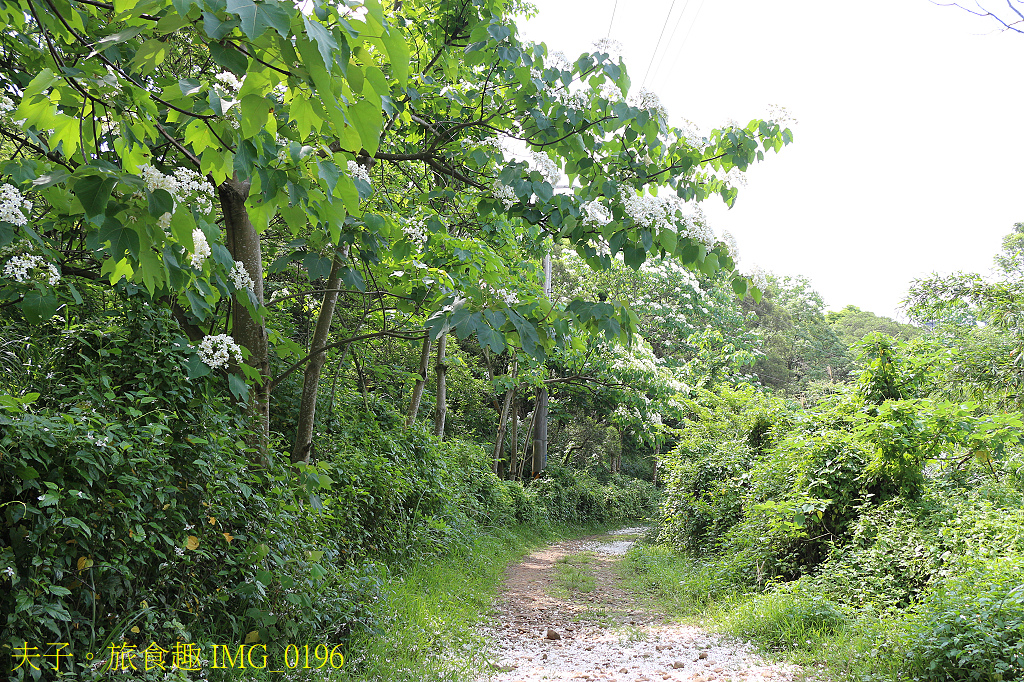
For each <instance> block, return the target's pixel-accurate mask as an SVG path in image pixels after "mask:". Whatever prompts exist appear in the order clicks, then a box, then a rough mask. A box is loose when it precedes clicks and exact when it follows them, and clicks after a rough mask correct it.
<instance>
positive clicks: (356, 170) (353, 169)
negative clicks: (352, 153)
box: [348, 161, 370, 184]
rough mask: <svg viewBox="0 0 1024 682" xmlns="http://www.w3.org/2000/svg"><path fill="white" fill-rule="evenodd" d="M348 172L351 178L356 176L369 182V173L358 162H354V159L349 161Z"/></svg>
mask: <svg viewBox="0 0 1024 682" xmlns="http://www.w3.org/2000/svg"><path fill="white" fill-rule="evenodd" d="M348 174H349V175H351V176H352V179H353V180H355V179H357V178H358V179H359V180H362V181H363V182H365V183H366V184H370V174H369V173H367V172H366V168H365V167H364V166H363V165H362V164H360V163H356V162H355V161H349V162H348Z"/></svg>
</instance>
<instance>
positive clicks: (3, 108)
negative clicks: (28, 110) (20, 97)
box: [0, 95, 18, 118]
mask: <svg viewBox="0 0 1024 682" xmlns="http://www.w3.org/2000/svg"><path fill="white" fill-rule="evenodd" d="M17 108H18V107H17V106H16V105H15V104H14V101H13V100H11V98H10V97H8V96H7V95H0V117H3V118H6V117H7V116H8V115H9V114H10V113H11V112H12V111H14V110H15V109H17Z"/></svg>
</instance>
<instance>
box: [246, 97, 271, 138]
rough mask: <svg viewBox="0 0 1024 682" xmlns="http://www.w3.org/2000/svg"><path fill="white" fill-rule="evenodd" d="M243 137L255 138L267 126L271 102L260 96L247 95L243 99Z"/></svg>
mask: <svg viewBox="0 0 1024 682" xmlns="http://www.w3.org/2000/svg"><path fill="white" fill-rule="evenodd" d="M241 106H242V135H244V136H246V137H253V136H255V135H256V134H257V133H258V132H259V131H261V130H263V129H264V128H265V127H266V126H267V118H268V117H269V116H270V108H271V107H272V106H273V105H272V103H271V102H270V100H268V99H267V98H265V97H261V96H260V95H246V96H245V97H243V98H242V104H241Z"/></svg>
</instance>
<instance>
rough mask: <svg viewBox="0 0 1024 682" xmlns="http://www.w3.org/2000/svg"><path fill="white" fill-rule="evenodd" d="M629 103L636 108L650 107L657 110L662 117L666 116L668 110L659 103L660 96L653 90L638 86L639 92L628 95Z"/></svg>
mask: <svg viewBox="0 0 1024 682" xmlns="http://www.w3.org/2000/svg"><path fill="white" fill-rule="evenodd" d="M629 103H630V105H632V106H634V107H636V108H638V109H650V110H652V111H656V112H658V113H659V114H661V116H662V117H667V116H668V112H667V111H666V110H665V107H664V106H662V104H661V98H660V97H658V95H657V93H655V92H654V91H653V90H648V89H647V88H640V91H639V92H637V93H636V94H635V95H632V96H630V98H629Z"/></svg>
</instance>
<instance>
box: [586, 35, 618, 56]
mask: <svg viewBox="0 0 1024 682" xmlns="http://www.w3.org/2000/svg"><path fill="white" fill-rule="evenodd" d="M592 45H593V47H594V52H604V53H606V54H607V55H608V57H609V58H611V60H612V61H615V60H616V59H618V58H619V55H620V54H622V43H620V42H619V41H617V40H612V39H611V38H601V39H600V40H595V41H594V42H593V43H592Z"/></svg>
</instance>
